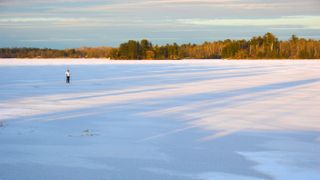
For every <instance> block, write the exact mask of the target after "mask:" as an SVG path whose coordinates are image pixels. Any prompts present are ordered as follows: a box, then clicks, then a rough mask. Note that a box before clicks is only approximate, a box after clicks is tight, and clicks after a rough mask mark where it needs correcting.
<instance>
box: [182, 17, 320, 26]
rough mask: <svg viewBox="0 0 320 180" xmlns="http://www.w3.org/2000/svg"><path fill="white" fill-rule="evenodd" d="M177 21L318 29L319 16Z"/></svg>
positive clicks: (189, 23) (216, 24)
mask: <svg viewBox="0 0 320 180" xmlns="http://www.w3.org/2000/svg"><path fill="white" fill-rule="evenodd" d="M177 22H178V23H181V24H188V25H204V26H266V27H279V26H295V27H303V28H306V29H320V16H287V17H279V18H252V19H178V20H177Z"/></svg>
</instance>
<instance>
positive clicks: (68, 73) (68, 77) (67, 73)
mask: <svg viewBox="0 0 320 180" xmlns="http://www.w3.org/2000/svg"><path fill="white" fill-rule="evenodd" d="M66 83H67V84H70V70H69V69H67V71H66Z"/></svg>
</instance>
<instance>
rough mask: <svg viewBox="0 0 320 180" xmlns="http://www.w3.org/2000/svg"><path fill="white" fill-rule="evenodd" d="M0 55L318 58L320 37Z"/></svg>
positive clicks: (5, 53) (3, 54) (5, 52)
mask: <svg viewBox="0 0 320 180" xmlns="http://www.w3.org/2000/svg"><path fill="white" fill-rule="evenodd" d="M0 58H111V59H129V60H131V59H138V60H140V59H150V60H151V59H170V60H171V59H172V60H178V59H221V58H223V59H320V41H319V40H314V39H304V38H299V37H297V36H295V35H292V37H291V38H290V39H289V40H285V41H280V40H279V39H278V38H277V37H276V36H275V35H273V34H272V33H266V34H265V35H264V36H256V37H253V38H251V39H250V40H230V39H227V40H224V41H214V42H204V43H203V44H190V43H189V44H181V45H178V44H177V43H173V44H166V45H153V44H152V43H151V42H150V41H148V40H146V39H144V40H141V41H135V40H129V41H128V42H125V43H122V44H120V46H119V47H117V48H113V47H95V48H90V47H83V48H76V49H64V50H57V49H38V48H0Z"/></svg>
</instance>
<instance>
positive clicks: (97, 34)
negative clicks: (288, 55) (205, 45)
mask: <svg viewBox="0 0 320 180" xmlns="http://www.w3.org/2000/svg"><path fill="white" fill-rule="evenodd" d="M266 32H272V33H274V34H275V35H276V36H278V37H279V39H283V40H285V39H288V38H289V37H290V36H291V35H292V34H295V35H298V36H299V37H304V38H313V39H320V0H0V47H39V48H57V49H64V48H76V47H82V46H114V47H116V46H118V45H119V44H120V43H122V42H125V41H127V40H130V39H133V40H141V39H149V40H151V41H152V42H153V43H154V44H166V43H173V42H177V43H179V44H181V43H189V42H190V43H202V42H204V41H215V40H224V39H249V38H251V37H252V36H258V35H263V34H265V33H266Z"/></svg>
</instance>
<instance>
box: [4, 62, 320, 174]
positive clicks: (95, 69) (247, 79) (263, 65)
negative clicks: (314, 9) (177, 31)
mask: <svg viewBox="0 0 320 180" xmlns="http://www.w3.org/2000/svg"><path fill="white" fill-rule="evenodd" d="M67 67H70V69H71V74H72V78H71V84H70V85H66V84H65V79H64V72H65V70H66V68H67ZM0 75H1V76H0V121H1V122H0V179H1V180H11V179H12V180H17V179H23V180H35V179H46V180H57V179H68V180H73V179H75V180H80V179H84V180H88V179H90V180H95V179H110V180H135V179H136V180H141V179H146V180H153V179H155V180H158V179H161V180H171V179H172V180H173V179H174V180H179V179H181V180H189V179H204V180H206V179H207V180H213V179H214V180H221V179H226V180H258V179H266V180H268V179H280V180H319V179H320V61H284V60H281V61H222V60H210V61H204V60H202V61H199V60H191V61H152V62H151V61H101V60H87V61H84V60H14V59H0Z"/></svg>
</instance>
